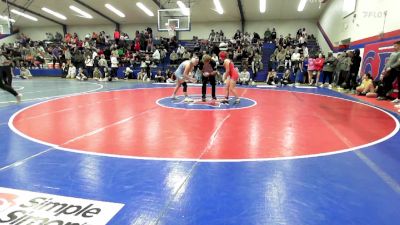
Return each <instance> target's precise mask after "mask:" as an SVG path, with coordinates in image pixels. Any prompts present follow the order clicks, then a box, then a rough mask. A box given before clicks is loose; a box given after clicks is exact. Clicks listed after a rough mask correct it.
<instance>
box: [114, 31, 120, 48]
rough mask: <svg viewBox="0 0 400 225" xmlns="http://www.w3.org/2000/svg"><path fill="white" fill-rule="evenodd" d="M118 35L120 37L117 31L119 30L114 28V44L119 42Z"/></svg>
mask: <svg viewBox="0 0 400 225" xmlns="http://www.w3.org/2000/svg"><path fill="white" fill-rule="evenodd" d="M120 37H121V34H120V33H119V30H118V29H115V31H114V40H115V44H117V45H118V44H119V39H120Z"/></svg>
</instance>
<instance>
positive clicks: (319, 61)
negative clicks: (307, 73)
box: [314, 53, 325, 86]
mask: <svg viewBox="0 0 400 225" xmlns="http://www.w3.org/2000/svg"><path fill="white" fill-rule="evenodd" d="M324 62H325V59H324V56H323V55H322V54H321V53H320V54H319V55H318V58H316V59H315V61H314V68H315V71H316V72H317V79H316V80H315V85H316V86H318V83H319V76H320V75H321V71H322V68H324Z"/></svg>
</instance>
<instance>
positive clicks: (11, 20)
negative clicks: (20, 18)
mask: <svg viewBox="0 0 400 225" xmlns="http://www.w3.org/2000/svg"><path fill="white" fill-rule="evenodd" d="M0 19H2V20H5V21H10V22H12V23H15V20H13V19H10V18H8V17H7V16H0Z"/></svg>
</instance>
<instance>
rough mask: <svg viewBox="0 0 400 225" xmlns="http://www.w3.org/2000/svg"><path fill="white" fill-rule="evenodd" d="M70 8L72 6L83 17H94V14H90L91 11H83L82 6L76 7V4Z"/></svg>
mask: <svg viewBox="0 0 400 225" xmlns="http://www.w3.org/2000/svg"><path fill="white" fill-rule="evenodd" d="M69 8H70V9H71V10H72V11H75V12H77V13H79V14H80V16H81V17H83V18H87V19H93V16H92V15H90V14H89V13H87V12H85V11H83V10H82V9H80V8H78V7H76V6H73V5H70V6H69Z"/></svg>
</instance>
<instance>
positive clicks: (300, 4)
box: [297, 0, 307, 12]
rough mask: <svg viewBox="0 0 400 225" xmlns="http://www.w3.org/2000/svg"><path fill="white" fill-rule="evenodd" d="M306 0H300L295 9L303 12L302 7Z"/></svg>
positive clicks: (304, 5)
mask: <svg viewBox="0 0 400 225" xmlns="http://www.w3.org/2000/svg"><path fill="white" fill-rule="evenodd" d="M306 3H307V0H300V3H299V7H297V11H299V12H303V10H304V7H306Z"/></svg>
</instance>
